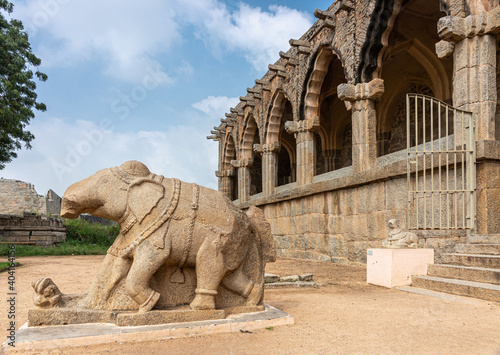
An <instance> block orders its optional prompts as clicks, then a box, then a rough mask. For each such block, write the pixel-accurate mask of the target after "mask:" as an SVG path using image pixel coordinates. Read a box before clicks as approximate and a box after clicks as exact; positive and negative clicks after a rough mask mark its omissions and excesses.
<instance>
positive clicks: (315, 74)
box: [304, 46, 352, 175]
mask: <svg viewBox="0 0 500 355" xmlns="http://www.w3.org/2000/svg"><path fill="white" fill-rule="evenodd" d="M345 82H346V78H345V74H344V67H343V66H342V62H341V61H340V59H339V58H338V56H337V55H336V53H335V52H334V51H333V49H332V48H331V47H329V46H324V47H321V48H320V49H319V50H318V52H317V55H316V60H315V61H314V68H313V71H312V72H311V75H310V77H309V81H308V85H307V93H306V95H305V97H304V107H305V108H304V116H305V119H310V118H312V117H314V116H318V117H319V118H320V129H319V132H318V133H316V134H315V140H316V142H315V148H316V162H315V175H320V174H323V173H327V172H329V171H333V170H335V169H339V168H341V167H342V165H343V164H342V154H343V152H342V147H343V140H344V138H343V136H342V135H343V133H344V132H343V129H344V128H345V126H346V124H348V122H349V121H350V120H351V116H350V114H349V112H348V111H347V109H346V107H345V104H344V102H343V101H341V100H340V99H339V98H338V96H337V87H338V86H339V85H340V84H342V83H345ZM339 130H342V132H341V133H340V137H339ZM348 149H350V151H352V148H351V147H349V148H348ZM344 154H345V152H344Z"/></svg>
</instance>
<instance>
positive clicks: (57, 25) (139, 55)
mask: <svg viewBox="0 0 500 355" xmlns="http://www.w3.org/2000/svg"><path fill="white" fill-rule="evenodd" d="M170 3H171V1H162V0H149V1H143V2H140V1H131V0H129V1H120V0H107V1H99V0H85V1H77V0H45V1H30V2H27V3H24V4H23V3H21V4H18V5H17V7H16V14H20V15H21V19H22V20H23V23H24V24H25V26H26V28H27V29H28V30H29V31H30V32H31V33H32V34H33V33H40V35H43V36H44V37H45V38H44V42H43V44H42V45H41V47H40V48H38V50H37V55H38V56H39V57H40V58H43V62H44V65H48V66H61V65H66V66H69V65H78V64H80V63H81V62H84V61H88V60H101V61H103V63H104V66H105V67H104V73H105V74H107V75H110V76H112V77H115V78H119V79H121V80H124V81H128V82H133V83H137V82H140V80H142V78H143V77H144V75H145V74H147V73H146V69H147V68H148V67H155V66H156V64H157V63H158V61H157V59H155V58H156V57H157V55H158V54H160V53H165V52H167V51H168V50H169V49H170V48H171V47H172V46H173V45H174V44H175V43H177V42H178V41H179V40H180V39H181V36H180V34H179V32H178V25H177V23H176V22H175V21H174V16H175V14H174V12H173V11H172V10H171V7H170Z"/></svg>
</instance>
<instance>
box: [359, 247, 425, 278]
mask: <svg viewBox="0 0 500 355" xmlns="http://www.w3.org/2000/svg"><path fill="white" fill-rule="evenodd" d="M367 253H368V255H367V269H366V270H367V271H366V282H367V283H369V284H373V285H378V286H385V287H389V288H392V287H398V286H409V285H411V277H412V276H415V275H426V274H427V266H428V265H429V264H434V249H368V252H367Z"/></svg>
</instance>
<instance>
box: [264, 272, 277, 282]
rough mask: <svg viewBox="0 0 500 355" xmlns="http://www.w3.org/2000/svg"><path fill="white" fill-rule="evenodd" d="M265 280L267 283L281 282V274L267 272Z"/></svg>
mask: <svg viewBox="0 0 500 355" xmlns="http://www.w3.org/2000/svg"><path fill="white" fill-rule="evenodd" d="M264 281H265V283H266V284H268V283H273V282H279V281H280V277H279V275H274V274H269V273H265V274H264Z"/></svg>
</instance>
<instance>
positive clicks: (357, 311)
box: [0, 256, 500, 355]
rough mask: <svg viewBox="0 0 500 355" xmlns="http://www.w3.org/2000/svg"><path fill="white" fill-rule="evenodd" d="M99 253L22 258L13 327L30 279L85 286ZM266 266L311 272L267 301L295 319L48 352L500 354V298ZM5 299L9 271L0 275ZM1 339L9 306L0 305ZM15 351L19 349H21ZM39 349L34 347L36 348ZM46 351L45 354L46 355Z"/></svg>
mask: <svg viewBox="0 0 500 355" xmlns="http://www.w3.org/2000/svg"><path fill="white" fill-rule="evenodd" d="M102 259H103V256H72V257H29V258H19V259H18V261H20V262H21V263H22V264H23V267H21V268H18V269H17V270H16V288H17V292H18V296H17V297H18V298H17V300H16V321H17V322H16V325H17V327H19V326H21V325H22V324H24V323H25V322H26V319H27V310H28V308H30V307H31V305H32V292H31V286H30V283H31V282H32V281H35V280H37V279H38V278H40V277H44V276H47V277H51V278H52V279H53V280H54V281H55V283H56V284H57V285H58V286H59V287H60V289H61V290H62V291H63V292H64V293H79V292H83V291H85V290H86V288H87V287H88V285H89V284H90V282H91V280H92V278H93V276H94V275H95V273H96V271H97V268H98V267H99V264H100V262H101V261H102ZM267 272H271V273H275V274H279V275H282V276H283V275H292V274H298V273H306V272H312V273H313V274H314V276H315V281H319V282H322V283H324V284H325V286H323V287H320V288H318V289H286V290H284V289H271V290H267V291H266V296H265V301H266V303H268V304H270V305H273V306H275V307H277V308H280V309H282V310H284V311H285V312H288V313H289V314H292V315H293V316H294V317H295V325H293V326H281V327H275V328H274V329H272V330H266V329H263V330H259V331H255V332H252V333H232V334H215V335H206V336H199V337H194V338H186V339H171V340H158V341H155V342H136V343H124V344H120V343H119V342H117V343H115V344H109V345H104V346H103V345H98V346H88V347H83V348H77V349H71V350H70V349H62V350H60V351H51V352H50V354H65V355H66V354H82V353H85V354H120V355H123V354H162V353H165V354H170V353H175V354H203V355H209V354H288V353H298V354H353V353H355V354H409V353H412V354H495V355H500V304H499V303H495V302H486V301H475V300H472V299H467V300H466V301H467V302H463V301H449V300H442V299H438V298H433V297H428V296H420V295H415V294H409V293H405V292H401V291H397V290H390V289H385V288H382V287H376V286H371V285H367V284H366V283H365V275H366V270H365V266H364V265H334V264H325V263H315V262H306V261H296V260H279V261H278V262H276V263H272V264H269V265H268V268H267ZM0 293H1V294H2V295H4V297H6V294H7V275H6V274H5V273H2V274H0ZM0 312H1V313H0V326H1V329H2V332H1V335H2V339H5V336H6V329H7V324H8V319H7V304H6V302H3V306H2V308H1V309H0ZM19 353H20V352H19ZM37 354H38V353H37ZM47 354H48V353H47Z"/></svg>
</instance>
